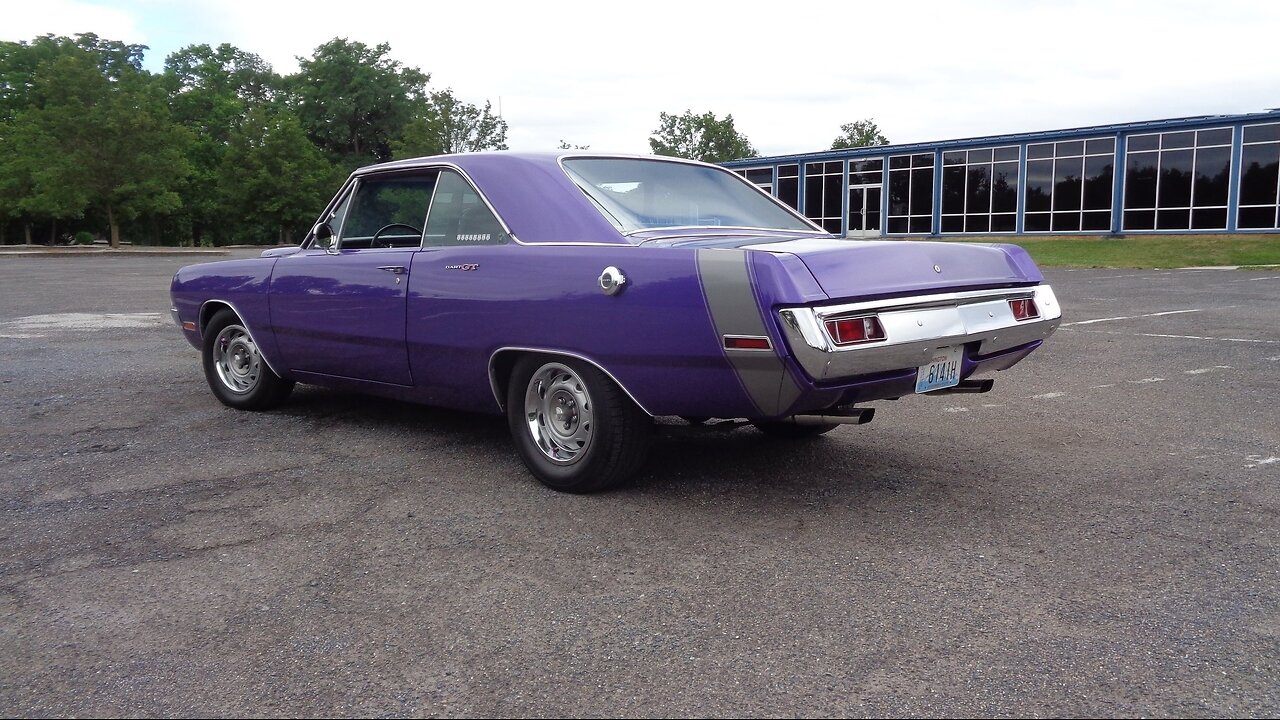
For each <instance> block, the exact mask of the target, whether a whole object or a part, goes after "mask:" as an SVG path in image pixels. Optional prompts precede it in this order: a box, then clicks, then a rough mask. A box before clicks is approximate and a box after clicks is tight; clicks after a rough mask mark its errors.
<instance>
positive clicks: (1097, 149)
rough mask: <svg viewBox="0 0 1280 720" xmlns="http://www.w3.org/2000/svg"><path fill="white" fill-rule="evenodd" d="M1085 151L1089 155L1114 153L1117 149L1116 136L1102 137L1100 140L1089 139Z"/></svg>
mask: <svg viewBox="0 0 1280 720" xmlns="http://www.w3.org/2000/svg"><path fill="white" fill-rule="evenodd" d="M1084 151H1085V153H1086V154H1089V155H1101V154H1104V153H1105V154H1107V155H1112V154H1114V153H1115V151H1116V141H1115V138H1101V139H1098V140H1087V141H1085V144H1084Z"/></svg>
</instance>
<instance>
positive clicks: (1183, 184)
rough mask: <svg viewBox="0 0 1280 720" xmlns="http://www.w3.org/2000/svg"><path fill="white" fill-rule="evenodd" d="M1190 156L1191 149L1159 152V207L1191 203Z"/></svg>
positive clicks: (1182, 205) (1183, 205)
mask: <svg viewBox="0 0 1280 720" xmlns="http://www.w3.org/2000/svg"><path fill="white" fill-rule="evenodd" d="M1191 157H1192V151H1191V150H1166V151H1164V152H1161V153H1160V196H1159V197H1158V198H1157V201H1158V203H1159V207H1162V208H1177V207H1187V206H1189V205H1191ZM1159 224H1160V220H1159V218H1157V219H1156V225H1157V227H1158V226H1159ZM1184 226H1185V225H1184ZM1159 229H1164V228H1159Z"/></svg>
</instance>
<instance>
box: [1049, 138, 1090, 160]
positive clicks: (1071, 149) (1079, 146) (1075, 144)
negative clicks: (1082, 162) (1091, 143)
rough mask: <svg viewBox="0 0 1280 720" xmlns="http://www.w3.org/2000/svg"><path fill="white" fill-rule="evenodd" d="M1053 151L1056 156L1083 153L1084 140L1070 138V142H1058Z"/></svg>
mask: <svg viewBox="0 0 1280 720" xmlns="http://www.w3.org/2000/svg"><path fill="white" fill-rule="evenodd" d="M1054 153H1055V154H1056V155H1057V156H1058V157H1073V156H1075V155H1083V154H1084V141H1083V140H1072V141H1070V142H1060V143H1058V147H1057V149H1056V150H1055V151H1054Z"/></svg>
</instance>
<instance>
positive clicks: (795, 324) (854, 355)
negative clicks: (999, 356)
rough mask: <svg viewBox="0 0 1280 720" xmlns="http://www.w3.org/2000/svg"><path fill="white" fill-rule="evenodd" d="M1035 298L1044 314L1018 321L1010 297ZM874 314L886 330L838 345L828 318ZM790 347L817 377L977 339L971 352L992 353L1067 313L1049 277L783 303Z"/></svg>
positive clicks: (898, 361) (892, 366) (916, 358)
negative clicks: (1017, 283) (1041, 281)
mask: <svg viewBox="0 0 1280 720" xmlns="http://www.w3.org/2000/svg"><path fill="white" fill-rule="evenodd" d="M1018 298H1035V301H1036V307H1038V308H1039V310H1040V317H1039V318H1037V319H1034V320H1023V321H1021V322H1019V321H1017V320H1015V319H1014V317H1013V310H1012V309H1010V307H1009V301H1010V300H1014V299H1018ZM872 314H874V315H876V316H878V317H879V318H880V323H881V325H882V326H883V327H884V330H885V335H886V338H885V339H884V340H882V341H879V342H873V343H867V344H864V345H847V346H843V347H840V346H837V345H836V344H835V342H834V341H832V339H831V336H830V335H829V334H828V333H827V330H826V326H825V324H824V323H825V322H826V321H827V320H831V319H835V318H840V317H856V316H860V315H872ZM778 317H779V319H780V320H781V321H782V322H781V325H782V331H783V334H784V335H785V336H786V339H787V343H788V345H790V347H791V351H792V353H793V354H794V355H795V358H796V360H797V361H798V362H799V363H800V365H801V367H803V368H804V369H805V372H807V373H809V375H810V377H812V378H813V379H814V380H818V381H829V380H839V379H841V378H847V377H852V376H855V375H865V374H867V373H875V372H884V371H887V370H900V369H903V368H911V367H916V366H919V365H922V364H924V363H925V362H926V361H927V360H928V359H929V357H930V356H931V355H932V354H933V352H934V350H937V349H938V348H941V347H946V346H949V345H964V344H968V343H978V346H977V349H976V351H975V352H974V353H973V354H976V355H988V354H991V353H996V352H1000V351H1002V350H1009V349H1011V348H1015V347H1018V346H1020V345H1026V344H1027V343H1030V342H1034V341H1036V340H1043V339H1045V338H1047V337H1049V336H1050V335H1052V334H1053V331H1054V330H1056V329H1057V328H1058V323H1060V322H1061V321H1062V308H1061V307H1060V306H1059V305H1058V299H1057V297H1055V296H1054V294H1053V288H1051V287H1049V286H1048V285H1037V286H1035V287H1025V288H1010V289H1004V290H975V291H969V292H959V293H943V294H937V295H917V296H913V297H905V298H893V299H890V300H875V301H870V302H862V303H850V304H843V305H828V306H825V307H813V308H810V307H799V308H783V309H782V310H779V311H778Z"/></svg>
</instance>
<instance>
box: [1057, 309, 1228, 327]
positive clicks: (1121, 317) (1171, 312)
mask: <svg viewBox="0 0 1280 720" xmlns="http://www.w3.org/2000/svg"><path fill="white" fill-rule="evenodd" d="M1230 307H1235V306H1234V305H1228V306H1226V307H1223V308H1215V309H1216V310H1225V309H1227V308H1230ZM1204 311H1205V308H1193V309H1190V310H1165V311H1164V312H1157V313H1147V314H1145V315H1119V316H1117V317H1109V318H1096V319H1094V320H1079V321H1077V322H1069V323H1062V327H1068V326H1071V325H1092V324H1094V323H1100V322H1112V321H1115V320H1135V319H1137V318H1149V317H1162V316H1164V315H1185V314H1186V313H1197V312H1204Z"/></svg>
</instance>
